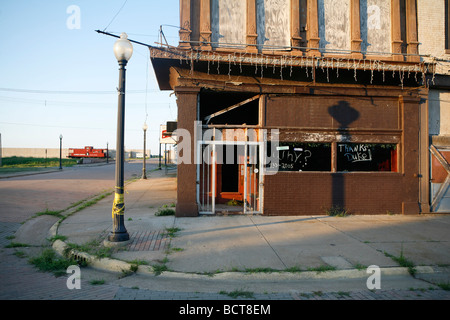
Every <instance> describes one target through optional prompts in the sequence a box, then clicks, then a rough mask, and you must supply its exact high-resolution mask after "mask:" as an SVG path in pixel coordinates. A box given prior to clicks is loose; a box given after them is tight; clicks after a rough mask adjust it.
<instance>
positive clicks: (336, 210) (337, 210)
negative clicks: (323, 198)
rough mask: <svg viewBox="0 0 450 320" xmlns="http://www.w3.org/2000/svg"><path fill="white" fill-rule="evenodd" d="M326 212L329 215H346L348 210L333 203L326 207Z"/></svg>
mask: <svg viewBox="0 0 450 320" xmlns="http://www.w3.org/2000/svg"><path fill="white" fill-rule="evenodd" d="M326 214H327V215H329V216H331V217H346V216H348V215H349V212H348V210H347V209H345V208H344V207H342V206H339V205H333V206H332V207H331V208H329V209H326Z"/></svg>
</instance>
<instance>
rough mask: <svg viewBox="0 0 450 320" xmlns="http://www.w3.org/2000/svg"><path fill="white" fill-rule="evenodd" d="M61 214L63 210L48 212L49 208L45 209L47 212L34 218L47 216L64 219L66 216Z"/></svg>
mask: <svg viewBox="0 0 450 320" xmlns="http://www.w3.org/2000/svg"><path fill="white" fill-rule="evenodd" d="M61 212H63V210H48V208H47V209H45V211H41V212H37V213H35V214H34V216H35V217H39V216H44V215H47V216H55V217H58V218H63V217H64V216H63V215H62V214H61Z"/></svg>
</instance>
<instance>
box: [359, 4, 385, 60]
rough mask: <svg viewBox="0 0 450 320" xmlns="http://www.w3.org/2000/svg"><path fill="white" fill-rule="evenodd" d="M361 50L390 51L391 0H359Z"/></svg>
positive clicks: (368, 51) (372, 51)
mask: <svg viewBox="0 0 450 320" xmlns="http://www.w3.org/2000/svg"><path fill="white" fill-rule="evenodd" d="M360 12H361V13H360V17H361V40H362V43H361V51H362V52H364V53H369V54H370V53H374V54H380V53H390V52H391V1H390V0H361V1H360Z"/></svg>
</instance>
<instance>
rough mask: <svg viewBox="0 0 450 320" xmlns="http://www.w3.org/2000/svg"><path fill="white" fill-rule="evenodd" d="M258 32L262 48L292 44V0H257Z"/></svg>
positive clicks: (277, 47) (272, 48)
mask: <svg viewBox="0 0 450 320" xmlns="http://www.w3.org/2000/svg"><path fill="white" fill-rule="evenodd" d="M256 6H257V8H256V10H257V12H256V13H257V19H256V20H257V32H258V45H259V48H260V49H266V48H267V49H271V50H277V49H278V50H279V49H283V48H282V47H284V49H287V48H286V47H289V46H290V45H291V34H290V30H291V26H290V16H291V1H290V0H257V1H256Z"/></svg>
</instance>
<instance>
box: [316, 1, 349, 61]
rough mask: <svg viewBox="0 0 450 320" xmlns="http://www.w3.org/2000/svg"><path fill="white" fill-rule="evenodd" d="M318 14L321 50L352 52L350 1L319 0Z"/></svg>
mask: <svg viewBox="0 0 450 320" xmlns="http://www.w3.org/2000/svg"><path fill="white" fill-rule="evenodd" d="M318 13H319V37H320V42H319V45H320V48H322V49H327V50H331V49H338V50H350V45H351V41H350V40H351V38H350V0H318ZM342 53H344V52H342Z"/></svg>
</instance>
